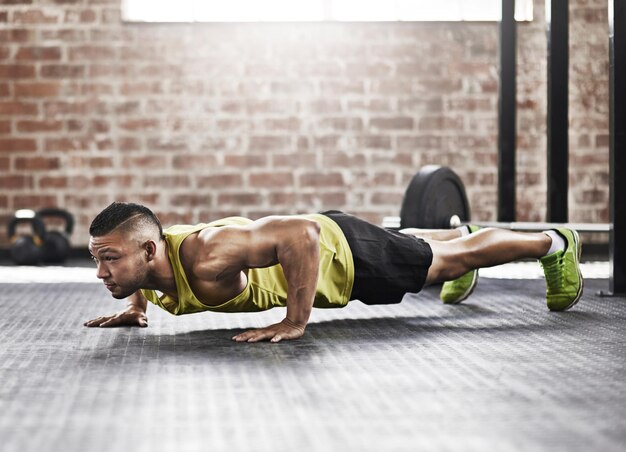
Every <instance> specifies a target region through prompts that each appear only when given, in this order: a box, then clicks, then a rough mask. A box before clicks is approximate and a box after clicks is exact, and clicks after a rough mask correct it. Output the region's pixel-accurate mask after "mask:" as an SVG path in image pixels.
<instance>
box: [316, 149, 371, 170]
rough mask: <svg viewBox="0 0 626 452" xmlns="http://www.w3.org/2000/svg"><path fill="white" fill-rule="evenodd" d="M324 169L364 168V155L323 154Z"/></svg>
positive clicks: (344, 153) (365, 161) (365, 160)
mask: <svg viewBox="0 0 626 452" xmlns="http://www.w3.org/2000/svg"><path fill="white" fill-rule="evenodd" d="M323 162H324V167H326V168H328V167H333V168H336V167H340V168H341V167H343V168H353V167H355V166H365V165H366V163H367V159H366V156H365V154H362V153H358V154H352V153H347V152H325V153H324V155H323Z"/></svg>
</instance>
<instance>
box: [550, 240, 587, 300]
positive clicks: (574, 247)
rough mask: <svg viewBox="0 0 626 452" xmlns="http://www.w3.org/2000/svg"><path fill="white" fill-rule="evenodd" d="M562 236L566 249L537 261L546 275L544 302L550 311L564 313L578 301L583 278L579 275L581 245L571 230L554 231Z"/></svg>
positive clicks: (581, 291)
mask: <svg viewBox="0 0 626 452" xmlns="http://www.w3.org/2000/svg"><path fill="white" fill-rule="evenodd" d="M555 231H556V232H558V233H559V234H560V235H562V236H563V238H564V239H565V242H566V244H567V247H566V248H565V250H563V251H561V250H559V251H557V252H555V253H552V254H549V255H547V256H544V257H542V258H541V259H539V261H540V262H541V266H542V267H543V273H544V274H545V275H546V286H547V294H546V302H547V304H548V309H549V310H550V311H565V310H567V309H569V308H571V307H572V306H574V305H575V304H576V303H578V300H580V297H581V295H582V294H583V285H584V282H583V277H582V274H581V273H580V254H581V251H582V244H581V243H580V237H579V236H578V232H576V231H574V230H573V229H567V228H558V229H555Z"/></svg>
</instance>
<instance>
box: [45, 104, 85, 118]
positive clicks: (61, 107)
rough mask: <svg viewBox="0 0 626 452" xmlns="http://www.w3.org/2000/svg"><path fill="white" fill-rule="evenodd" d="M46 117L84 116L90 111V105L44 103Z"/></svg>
mask: <svg viewBox="0 0 626 452" xmlns="http://www.w3.org/2000/svg"><path fill="white" fill-rule="evenodd" d="M44 111H45V114H46V115H84V114H87V112H88V111H89V109H88V104H87V103H86V102H81V101H72V102H66V101H50V102H45V103H44Z"/></svg>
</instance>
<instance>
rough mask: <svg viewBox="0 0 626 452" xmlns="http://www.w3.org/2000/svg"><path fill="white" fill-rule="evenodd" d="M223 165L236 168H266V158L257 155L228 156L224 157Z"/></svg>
mask: <svg viewBox="0 0 626 452" xmlns="http://www.w3.org/2000/svg"><path fill="white" fill-rule="evenodd" d="M224 165H225V166H232V167H236V168H251V167H252V168H258V167H262V166H267V157H266V156H265V155H259V154H228V155H225V156H224Z"/></svg>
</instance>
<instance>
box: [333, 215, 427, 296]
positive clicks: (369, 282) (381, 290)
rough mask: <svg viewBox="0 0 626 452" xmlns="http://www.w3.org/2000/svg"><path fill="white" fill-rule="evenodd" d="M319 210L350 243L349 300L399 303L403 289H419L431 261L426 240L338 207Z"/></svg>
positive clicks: (409, 290)
mask: <svg viewBox="0 0 626 452" xmlns="http://www.w3.org/2000/svg"><path fill="white" fill-rule="evenodd" d="M321 213H322V215H326V216H327V217H329V218H330V219H332V220H333V221H334V222H335V223H337V224H338V225H339V227H340V228H341V230H342V231H343V233H344V235H345V236H346V239H347V240H348V244H349V245H350V250H351V251H352V257H353V259H354V286H353V288H352V295H351V296H350V299H351V300H360V301H362V302H363V303H365V304H393V303H400V301H402V298H403V297H404V295H405V294H406V293H407V292H411V293H417V292H419V291H420V290H422V287H424V283H425V282H426V275H427V274H428V269H429V267H430V265H431V263H432V261H433V252H432V250H431V249H430V245H429V244H428V243H426V242H425V241H424V240H422V239H420V238H418V237H415V236H413V235H408V234H402V233H400V232H396V231H391V230H388V229H384V228H382V227H379V226H376V225H373V224H371V223H368V222H367V221H364V220H361V219H360V218H357V217H354V216H352V215H349V214H346V213H343V212H340V211H338V210H329V211H326V212H321Z"/></svg>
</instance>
